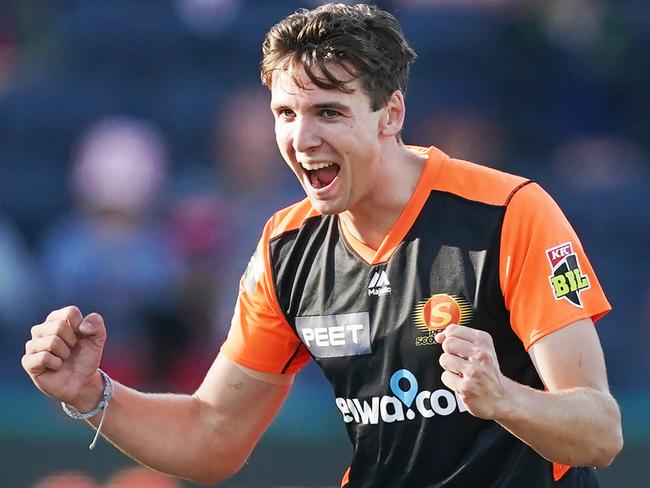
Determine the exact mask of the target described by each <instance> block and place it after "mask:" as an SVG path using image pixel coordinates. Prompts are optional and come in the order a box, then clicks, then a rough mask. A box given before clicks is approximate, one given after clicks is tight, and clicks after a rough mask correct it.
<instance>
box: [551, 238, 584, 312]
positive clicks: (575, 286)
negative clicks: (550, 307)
mask: <svg viewBox="0 0 650 488" xmlns="http://www.w3.org/2000/svg"><path fill="white" fill-rule="evenodd" d="M546 256H547V257H548V261H549V263H551V269H552V270H553V274H551V275H550V276H549V277H548V280H549V282H550V283H551V289H552V290H553V295H554V296H555V299H556V300H560V299H562V298H564V299H566V300H568V301H569V302H571V303H572V304H574V305H575V306H577V307H580V308H582V302H581V301H580V293H581V292H583V291H584V290H587V289H589V286H590V285H589V277H588V276H587V275H584V274H582V270H581V269H580V264H579V263H578V256H577V255H576V253H574V252H573V247H572V246H571V243H570V242H565V243H564V244H560V245H559V246H556V247H554V248H552V249H547V250H546Z"/></svg>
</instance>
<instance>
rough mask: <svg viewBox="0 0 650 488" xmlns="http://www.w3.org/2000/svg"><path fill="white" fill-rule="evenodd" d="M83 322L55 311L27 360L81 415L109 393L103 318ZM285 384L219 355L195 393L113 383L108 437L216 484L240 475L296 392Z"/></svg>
mask: <svg viewBox="0 0 650 488" xmlns="http://www.w3.org/2000/svg"><path fill="white" fill-rule="evenodd" d="M84 320H85V321H86V324H88V325H87V326H84V327H82V328H81V330H80V327H79V325H80V324H81V322H82V318H81V314H80V312H79V311H78V309H76V308H74V307H69V308H66V309H62V310H61V311H57V312H53V314H51V315H50V317H48V320H47V321H46V322H45V323H43V324H40V325H39V326H36V327H34V329H33V331H32V334H33V338H32V340H30V341H29V342H28V343H27V345H26V350H27V352H26V354H25V356H24V357H23V366H24V367H25V369H26V370H27V372H28V373H29V374H30V376H31V377H32V380H33V381H34V383H35V384H36V386H37V387H38V388H39V389H41V390H42V391H43V392H44V393H46V394H48V395H49V396H52V397H53V398H55V399H57V400H61V401H65V402H67V403H69V404H71V405H72V406H73V407H75V408H76V409H77V410H79V411H89V410H92V409H93V408H94V407H95V406H96V405H97V403H98V402H99V399H100V397H101V394H102V393H101V392H102V389H103V385H102V380H101V377H100V376H99V374H98V373H97V372H96V366H97V364H99V356H101V349H102V347H103V343H104V340H105V339H104V338H105V330H104V326H103V321H102V320H101V317H100V316H99V315H97V314H91V315H90V316H88V317H86V318H85V319H84ZM70 324H72V325H70ZM75 324H76V325H75ZM84 341H86V342H84ZM93 349H97V350H98V352H99V355H98V356H97V355H96V354H95V355H94V354H93ZM80 358H81V359H82V361H80ZM284 380H286V377H284V376H282V375H273V374H266V373H258V374H256V375H252V374H249V373H247V372H246V370H245V368H241V367H239V366H237V365H236V364H234V363H233V362H231V361H230V360H229V359H227V358H226V357H225V356H221V355H220V356H219V357H217V359H216V360H215V362H214V363H213V365H212V367H211V368H210V370H209V372H208V374H207V375H206V377H205V379H204V381H203V383H202V385H201V386H200V387H199V389H198V390H197V391H196V393H195V394H194V395H174V394H145V393H140V392H137V391H135V390H133V389H130V388H127V387H126V386H123V385H120V384H117V383H115V393H114V396H113V398H112V399H111V402H110V405H109V408H108V410H107V413H106V419H105V421H104V425H103V426H102V433H103V435H104V436H105V437H106V438H108V439H109V440H110V441H111V442H112V443H113V444H115V445H116V446H117V447H118V448H119V449H121V450H122V451H124V452H125V453H126V454H128V455H129V456H131V457H133V458H134V459H136V460H137V461H139V462H140V463H142V464H144V465H146V466H149V467H151V468H153V469H156V470H158V471H162V472H164V473H167V474H171V475H174V476H179V477H182V478H187V479H190V480H193V481H196V482H198V483H205V484H213V483H217V482H219V481H222V480H224V479H226V478H228V477H229V476H232V475H233V474H234V473H236V472H237V471H238V470H239V468H240V467H241V466H242V465H243V463H244V462H245V461H246V459H247V458H248V456H249V455H250V452H251V451H252V449H253V448H254V447H255V445H256V443H257V441H258V440H259V438H260V437H261V435H262V434H263V432H264V431H265V429H266V427H267V426H268V425H269V424H270V423H271V421H272V419H273V418H274V416H275V414H276V412H277V411H278V409H279V408H280V406H281V405H282V403H283V401H284V399H285V398H286V396H287V394H288V392H289V389H290V382H287V381H284ZM99 420H100V416H99V415H98V416H96V417H94V418H92V419H91V423H92V424H93V425H94V426H97V425H98V424H99Z"/></svg>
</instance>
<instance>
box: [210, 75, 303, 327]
mask: <svg viewBox="0 0 650 488" xmlns="http://www.w3.org/2000/svg"><path fill="white" fill-rule="evenodd" d="M269 104H270V96H269V93H268V91H267V90H266V89H264V88H261V87H257V86H254V87H250V86H244V87H240V88H238V89H237V90H236V91H233V93H232V94H231V96H230V97H229V98H228V100H227V102H226V103H225V104H223V105H220V106H219V107H218V111H217V113H216V120H215V125H214V130H213V155H214V164H215V170H216V176H217V180H218V181H217V187H219V188H221V191H222V192H223V195H224V197H225V199H226V201H227V202H228V207H229V208H230V212H231V222H232V224H231V225H232V228H231V234H230V235H229V236H228V240H227V241H226V242H225V252H226V254H227V259H226V260H225V261H224V263H223V266H221V267H220V268H219V270H218V272H219V274H220V275H222V280H223V283H224V293H223V295H222V297H221V300H223V302H222V303H223V305H222V306H221V307H220V309H221V310H222V316H221V319H220V321H219V326H220V327H221V328H222V334H225V332H226V331H227V329H228V328H229V327H230V319H231V317H232V311H233V307H234V303H235V298H236V296H237V290H238V284H239V277H241V275H242V274H243V273H244V270H245V268H246V264H247V263H248V260H249V259H250V257H251V255H252V254H253V251H254V250H255V246H256V245H257V241H258V239H259V238H260V236H261V229H262V227H263V226H264V223H265V222H266V220H267V219H268V218H269V217H270V216H271V215H272V214H273V212H275V211H276V210H278V209H280V208H282V207H284V206H286V205H288V204H290V203H293V202H296V201H298V200H300V199H302V198H304V197H305V195H304V193H303V191H302V188H301V187H300V184H299V183H298V182H297V181H296V179H295V176H294V175H293V173H292V172H291V170H290V169H289V168H287V166H286V164H285V163H284V161H283V160H282V157H281V156H280V153H279V151H278V149H277V146H276V144H275V134H274V131H273V116H272V114H271V111H270V109H269Z"/></svg>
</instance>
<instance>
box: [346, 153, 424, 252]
mask: <svg viewBox="0 0 650 488" xmlns="http://www.w3.org/2000/svg"><path fill="white" fill-rule="evenodd" d="M425 161H426V157H423V156H421V155H418V154H415V153H413V152H411V151H409V150H408V149H407V148H406V147H405V146H404V145H403V144H400V145H399V146H398V150H397V151H395V153H394V154H391V155H390V157H386V158H383V162H382V164H381V166H380V167H381V171H380V174H379V175H377V178H376V181H377V184H376V185H375V187H374V190H373V191H372V192H370V193H369V194H368V195H366V196H365V198H363V199H362V200H361V201H360V202H359V203H358V204H357V205H355V207H354V208H351V209H349V210H346V211H345V212H343V213H341V214H340V215H339V217H340V219H341V221H342V222H343V224H344V225H345V226H346V228H347V230H348V231H349V232H350V233H351V234H352V235H353V236H354V237H356V238H357V239H358V240H359V241H361V242H363V243H364V244H365V245H367V246H368V247H370V248H372V249H378V248H379V246H380V245H381V243H382V241H383V240H384V238H385V237H386V235H387V234H388V233H389V232H390V230H391V229H392V228H393V226H394V225H395V222H396V221H397V219H398V218H399V216H400V215H401V213H402V211H403V210H404V208H405V207H406V205H407V204H408V202H409V200H410V199H411V196H412V195H413V192H414V190H415V187H416V185H417V183H418V181H419V179H420V175H421V174H422V170H423V168H424V163H425Z"/></svg>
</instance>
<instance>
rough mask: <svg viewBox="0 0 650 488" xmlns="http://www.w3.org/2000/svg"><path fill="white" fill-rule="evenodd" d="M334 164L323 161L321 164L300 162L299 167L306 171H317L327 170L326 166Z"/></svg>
mask: <svg viewBox="0 0 650 488" xmlns="http://www.w3.org/2000/svg"><path fill="white" fill-rule="evenodd" d="M333 164H334V163H333V162H331V161H325V162H322V163H307V162H305V161H303V162H301V163H300V165H301V166H302V167H303V168H305V169H306V170H307V171H315V170H317V169H321V168H327V167H328V166H332V165H333Z"/></svg>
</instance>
